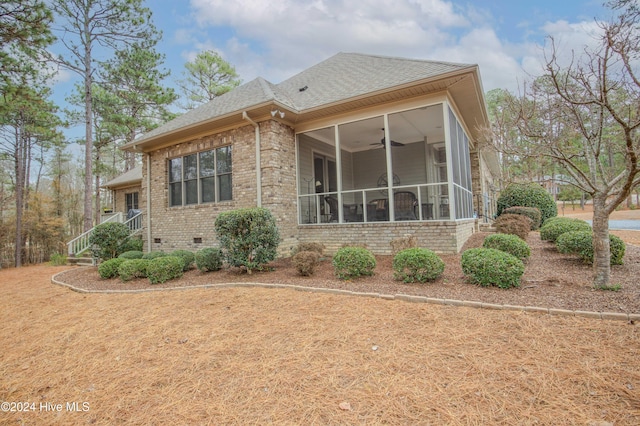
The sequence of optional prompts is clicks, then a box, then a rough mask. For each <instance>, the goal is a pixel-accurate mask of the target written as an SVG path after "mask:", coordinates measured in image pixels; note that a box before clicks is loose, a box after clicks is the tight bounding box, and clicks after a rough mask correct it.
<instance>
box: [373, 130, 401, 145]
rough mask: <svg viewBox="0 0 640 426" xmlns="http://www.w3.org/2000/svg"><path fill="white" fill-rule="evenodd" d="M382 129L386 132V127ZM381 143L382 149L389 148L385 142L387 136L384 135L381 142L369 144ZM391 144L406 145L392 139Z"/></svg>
mask: <svg viewBox="0 0 640 426" xmlns="http://www.w3.org/2000/svg"><path fill="white" fill-rule="evenodd" d="M381 130H382V133H384V127H383V128H382V129H381ZM379 144H382V149H386V148H387V144H386V143H385V137H384V136H383V137H382V139H380V142H374V143H371V144H369V145H379ZM391 146H404V144H403V143H401V142H396V141H394V140H392V141H391Z"/></svg>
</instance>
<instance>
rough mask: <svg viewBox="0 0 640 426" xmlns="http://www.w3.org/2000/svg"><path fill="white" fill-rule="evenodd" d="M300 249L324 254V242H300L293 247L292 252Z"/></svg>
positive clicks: (294, 253) (295, 252) (294, 252)
mask: <svg viewBox="0 0 640 426" xmlns="http://www.w3.org/2000/svg"><path fill="white" fill-rule="evenodd" d="M301 251H314V252H316V253H318V254H319V255H320V256H322V255H323V254H324V244H322V243H300V244H298V245H297V246H295V247H294V248H293V251H292V254H293V255H296V254H297V253H300V252H301Z"/></svg>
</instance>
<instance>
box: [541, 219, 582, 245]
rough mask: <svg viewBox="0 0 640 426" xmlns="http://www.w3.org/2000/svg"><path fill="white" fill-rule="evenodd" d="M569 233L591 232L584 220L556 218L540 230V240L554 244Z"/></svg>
mask: <svg viewBox="0 0 640 426" xmlns="http://www.w3.org/2000/svg"><path fill="white" fill-rule="evenodd" d="M571 231H591V226H590V225H589V224H588V223H587V222H585V221H584V220H580V219H576V218H570V217H558V218H554V219H553V220H551V221H549V222H548V223H545V224H544V225H543V226H542V228H540V238H541V239H543V240H545V241H552V242H555V241H556V240H557V239H558V237H559V236H560V235H562V234H564V233H565V232H571Z"/></svg>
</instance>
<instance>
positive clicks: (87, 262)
mask: <svg viewBox="0 0 640 426" xmlns="http://www.w3.org/2000/svg"><path fill="white" fill-rule="evenodd" d="M67 265H70V266H93V259H92V258H91V256H80V257H67Z"/></svg>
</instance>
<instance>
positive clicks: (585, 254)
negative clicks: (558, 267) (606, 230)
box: [556, 231, 626, 265]
mask: <svg viewBox="0 0 640 426" xmlns="http://www.w3.org/2000/svg"><path fill="white" fill-rule="evenodd" d="M556 247H557V248H558V251H559V252H560V253H565V254H577V255H579V256H580V257H581V258H582V260H584V261H585V262H586V263H589V264H593V232H592V231H570V232H565V233H564V234H562V235H560V236H559V237H558V239H557V240H556ZM625 251H626V245H625V243H624V241H622V240H621V239H620V238H619V237H617V236H615V235H613V234H609V252H610V254H611V260H610V263H611V265H622V264H623V260H622V258H623V257H624V254H625Z"/></svg>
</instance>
